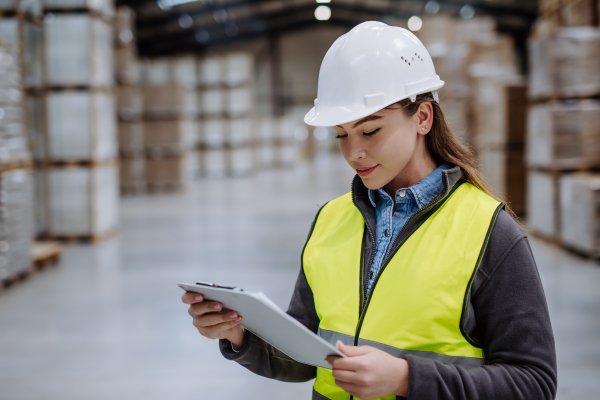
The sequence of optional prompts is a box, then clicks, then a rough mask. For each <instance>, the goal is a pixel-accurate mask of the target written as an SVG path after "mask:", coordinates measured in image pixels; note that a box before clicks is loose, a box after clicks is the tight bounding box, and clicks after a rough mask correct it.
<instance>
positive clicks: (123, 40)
mask: <svg viewBox="0 0 600 400" xmlns="http://www.w3.org/2000/svg"><path fill="white" fill-rule="evenodd" d="M114 26H115V33H114V36H115V44H116V45H117V46H128V45H130V44H132V43H133V42H134V39H135V36H134V30H135V12H134V11H133V10H132V9H131V8H129V7H127V6H120V7H119V8H117V11H116V12H115V23H114Z"/></svg>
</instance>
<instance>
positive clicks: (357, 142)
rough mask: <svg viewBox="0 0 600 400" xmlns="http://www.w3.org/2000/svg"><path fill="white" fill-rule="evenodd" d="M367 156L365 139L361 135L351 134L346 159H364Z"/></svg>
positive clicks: (347, 142) (347, 143)
mask: <svg viewBox="0 0 600 400" xmlns="http://www.w3.org/2000/svg"><path fill="white" fill-rule="evenodd" d="M366 156H367V152H366V151H365V147H364V145H363V141H362V140H361V138H360V137H354V135H349V136H348V140H347V141H346V159H347V160H348V161H358V160H362V159H364V158H365V157H366Z"/></svg>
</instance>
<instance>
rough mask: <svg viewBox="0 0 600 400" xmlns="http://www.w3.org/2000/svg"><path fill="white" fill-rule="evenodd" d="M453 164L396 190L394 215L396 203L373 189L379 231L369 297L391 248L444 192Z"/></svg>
mask: <svg viewBox="0 0 600 400" xmlns="http://www.w3.org/2000/svg"><path fill="white" fill-rule="evenodd" d="M452 167H453V165H452V164H451V163H448V162H445V163H443V164H442V165H440V166H439V167H437V168H436V169H435V170H433V171H432V172H431V173H430V174H429V175H427V176H426V177H425V178H423V179H421V180H420V181H419V182H417V183H415V184H414V185H412V186H410V187H408V188H400V189H398V190H397V191H396V202H395V207H396V210H395V212H394V213H393V216H392V207H394V201H393V200H392V198H391V196H390V195H389V194H387V192H386V191H385V190H383V188H380V189H377V190H371V189H369V200H371V204H372V205H373V207H374V208H375V213H376V215H377V229H376V232H375V243H376V246H377V248H376V250H375V257H374V258H373V263H372V264H371V270H370V271H369V283H368V286H367V294H368V293H369V292H370V291H371V286H372V285H373V280H374V278H375V277H376V276H377V273H378V272H379V269H380V268H381V264H382V263H383V260H385V258H386V257H387V255H388V253H389V251H390V247H391V245H392V243H393V242H394V239H395V238H396V236H398V233H399V232H400V230H401V229H402V227H403V226H404V224H405V223H406V221H407V220H408V218H409V217H410V216H411V215H413V214H414V213H415V212H416V211H418V210H419V209H421V208H423V207H425V206H427V205H428V204H429V203H431V201H432V200H433V199H435V197H436V196H437V195H438V194H440V192H441V191H442V190H443V189H444V183H443V181H442V170H444V169H450V168H452Z"/></svg>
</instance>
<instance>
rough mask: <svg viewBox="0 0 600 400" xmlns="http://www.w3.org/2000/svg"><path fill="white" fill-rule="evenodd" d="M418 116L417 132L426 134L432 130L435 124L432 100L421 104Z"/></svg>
mask: <svg viewBox="0 0 600 400" xmlns="http://www.w3.org/2000/svg"><path fill="white" fill-rule="evenodd" d="M415 115H416V117H417V123H418V128H417V133H419V134H420V135H426V134H427V133H429V131H430V130H431V125H432V124H433V106H432V105H431V102H430V101H426V102H424V103H421V104H419V109H418V110H417V112H416V114H415Z"/></svg>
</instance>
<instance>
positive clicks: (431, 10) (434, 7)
mask: <svg viewBox="0 0 600 400" xmlns="http://www.w3.org/2000/svg"><path fill="white" fill-rule="evenodd" d="M438 11H440V3H438V2H437V1H435V0H430V1H428V2H427V3H426V4H425V12H426V13H427V14H437V13H438Z"/></svg>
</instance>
